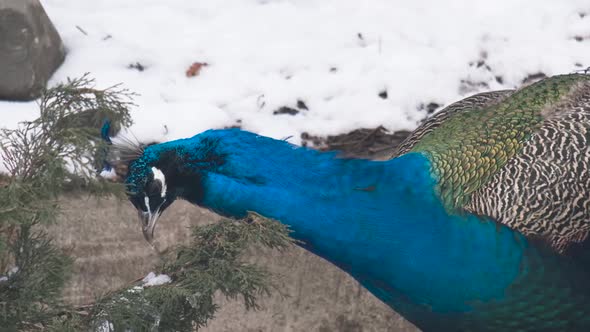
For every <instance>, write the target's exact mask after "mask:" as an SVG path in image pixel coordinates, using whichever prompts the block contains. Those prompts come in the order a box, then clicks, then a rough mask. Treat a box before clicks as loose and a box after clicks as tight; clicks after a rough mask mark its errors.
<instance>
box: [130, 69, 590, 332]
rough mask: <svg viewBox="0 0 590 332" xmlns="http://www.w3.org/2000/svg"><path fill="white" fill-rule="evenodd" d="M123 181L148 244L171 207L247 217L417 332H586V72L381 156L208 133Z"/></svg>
mask: <svg viewBox="0 0 590 332" xmlns="http://www.w3.org/2000/svg"><path fill="white" fill-rule="evenodd" d="M127 184H128V185H129V189H130V192H131V193H132V194H131V195H130V200H131V202H132V203H133V204H134V205H135V207H136V208H137V209H138V210H139V212H140V215H141V216H142V220H143V222H144V234H145V235H146V238H148V239H149V238H151V236H152V235H153V230H154V227H155V224H156V220H157V217H158V216H159V214H161V213H162V211H163V210H164V209H166V208H167V207H168V206H169V205H170V204H171V203H172V202H173V201H174V200H175V199H177V198H182V199H186V200H188V201H190V202H192V203H194V204H198V205H200V206H203V207H206V208H209V209H211V210H214V211H216V212H218V213H220V214H222V215H226V216H231V217H243V216H245V215H246V213H247V212H248V211H255V212H258V213H259V214H261V215H264V216H266V217H269V218H274V219H277V220H279V221H281V222H283V223H286V224H289V225H290V226H291V228H292V229H293V230H294V233H293V234H294V237H296V238H298V239H300V240H302V241H303V246H304V247H305V248H307V249H308V250H310V251H312V252H314V253H316V254H317V255H319V256H321V257H323V258H325V259H327V260H329V261H331V262H332V263H334V264H336V265H337V266H339V267H340V268H342V269H343V270H344V271H346V272H348V273H349V274H351V275H352V276H353V277H355V278H356V279H357V280H359V282H360V283H361V284H363V285H364V286H365V287H366V288H367V289H368V290H369V291H371V292H372V293H373V294H374V295H375V296H377V297H378V298H379V299H381V300H382V301H383V302H385V303H387V304H388V305H390V306H391V307H392V308H393V309H394V310H396V311H398V312H399V313H401V314H402V315H404V316H405V317H406V318H407V319H409V320H410V321H412V322H413V323H414V324H416V325H417V326H418V327H420V328H422V329H423V330H427V331H487V330H489V331H492V330H494V331H590V283H588V280H590V279H589V277H590V265H589V264H588V263H589V262H590V259H589V258H588V257H589V256H590V252H589V250H590V248H589V246H588V243H589V241H588V239H587V238H588V230H589V227H590V76H589V75H582V74H572V75H564V76H556V77H551V78H548V79H545V80H543V81H540V82H538V83H536V84H533V85H530V86H527V87H524V88H522V89H520V90H517V91H498V92H491V93H484V94H480V95H476V96H473V97H470V98H467V99H464V100H462V101H459V102H457V103H455V104H453V105H450V106H449V107H447V108H446V109H444V110H443V111H441V112H439V113H438V114H437V115H435V116H434V117H432V118H431V119H430V120H428V121H426V122H425V123H424V124H423V125H422V126H420V127H419V128H418V129H417V130H416V131H414V132H413V133H412V135H410V137H408V139H407V140H406V141H405V142H404V143H402V145H400V146H399V147H398V148H397V150H396V151H395V152H393V153H392V159H390V160H387V161H370V160H359V159H346V158H340V157H339V156H338V155H337V154H336V153H332V152H330V153H321V152H317V151H313V150H310V149H306V148H301V147H296V146H293V145H291V144H289V143H287V142H285V141H280V140H274V139H270V138H267V137H262V136H258V135H255V134H252V133H249V132H246V131H242V130H239V129H227V130H210V131H207V132H204V133H201V134H199V135H196V136H194V137H192V138H188V139H182V140H176V141H171V142H166V143H162V144H156V145H152V146H149V147H146V148H145V149H144V150H143V151H141V154H140V155H139V156H138V158H137V159H135V160H133V161H132V162H131V164H130V168H129V173H128V177H127Z"/></svg>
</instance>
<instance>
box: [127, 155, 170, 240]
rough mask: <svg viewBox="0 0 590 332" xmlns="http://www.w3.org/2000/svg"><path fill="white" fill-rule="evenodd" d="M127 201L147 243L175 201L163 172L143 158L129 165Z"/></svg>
mask: <svg viewBox="0 0 590 332" xmlns="http://www.w3.org/2000/svg"><path fill="white" fill-rule="evenodd" d="M126 185H127V195H128V198H129V201H130V202H131V203H132V204H133V206H134V207H135V208H136V209H137V212H138V216H139V220H140V222H141V230H142V232H143V236H144V237H145V239H146V240H147V241H148V242H151V241H152V240H153V237H154V230H155V228H156V224H157V222H158V218H159V217H160V215H161V214H162V212H164V210H166V208H168V207H169V206H170V205H171V204H172V203H173V202H174V200H175V199H176V195H175V193H174V190H173V188H171V187H169V185H170V183H169V181H168V180H167V176H166V175H165V173H164V171H163V170H162V169H161V168H159V167H158V165H154V164H150V163H147V162H146V161H145V160H143V158H140V159H138V160H135V161H133V162H131V163H130V164H129V170H128V175H127V179H126Z"/></svg>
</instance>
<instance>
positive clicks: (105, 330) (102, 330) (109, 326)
mask: <svg viewBox="0 0 590 332" xmlns="http://www.w3.org/2000/svg"><path fill="white" fill-rule="evenodd" d="M114 330H115V326H113V323H111V322H109V321H107V320H103V321H102V322H101V324H100V325H99V326H98V327H97V328H96V331H95V332H111V331H114Z"/></svg>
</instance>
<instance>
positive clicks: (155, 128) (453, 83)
mask: <svg viewBox="0 0 590 332" xmlns="http://www.w3.org/2000/svg"><path fill="white" fill-rule="evenodd" d="M42 3H43V5H44V6H45V9H46V11H47V13H48V15H49V16H50V18H51V19H52V20H53V22H54V24H55V26H56V27H57V29H58V31H59V32H60V34H61V36H62V39H63V40H64V43H65V45H66V48H67V52H68V54H67V58H66V61H65V63H64V64H63V65H62V66H61V67H60V68H59V70H58V71H57V72H56V73H55V75H54V76H53V78H52V79H51V81H50V85H53V84H55V83H57V82H61V81H64V80H65V79H66V78H67V77H79V76H81V75H82V74H84V73H85V72H90V73H91V75H92V76H93V77H95V78H96V82H97V87H99V88H106V87H108V86H112V85H114V84H117V83H123V84H124V86H125V87H127V88H129V89H130V90H132V91H135V92H137V93H139V94H140V96H139V97H137V99H136V100H135V102H136V104H137V105H138V107H136V108H134V109H133V114H132V115H133V118H134V120H135V122H136V123H135V125H134V126H133V127H132V128H131V132H132V133H133V134H134V135H135V136H137V137H138V138H139V139H140V140H145V141H147V140H158V141H164V140H172V139H176V138H181V137H189V136H192V135H195V134H197V133H199V132H201V131H204V130H206V129H209V128H223V127H226V126H232V125H236V124H238V123H239V124H240V125H241V126H242V128H244V129H246V130H250V131H254V132H257V133H260V134H263V135H268V136H271V137H274V138H285V137H291V138H290V139H289V140H290V141H291V142H292V143H295V144H299V143H300V134H301V133H303V132H308V133H310V134H312V135H329V134H339V133H344V132H347V131H350V130H353V129H357V128H360V127H376V126H379V125H383V126H385V127H386V128H387V129H389V130H392V131H395V130H400V129H412V128H414V127H415V126H416V125H417V124H418V123H419V121H420V120H421V119H422V118H423V117H424V116H425V115H426V114H425V111H423V110H422V111H420V110H419V105H420V104H428V103H430V102H435V103H437V104H441V105H444V104H448V103H450V102H452V101H455V100H457V99H459V98H461V97H464V96H465V95H467V94H472V93H475V92H479V91H482V90H493V89H506V88H514V87H517V86H519V85H520V84H521V82H522V80H523V79H524V78H525V77H527V75H530V74H534V73H538V72H543V73H545V74H548V75H553V74H560V73H569V72H572V71H574V70H579V69H584V68H585V67H587V66H590V62H589V60H588V55H589V54H590V3H589V2H588V0H569V1H554V0H497V1H491V2H490V1H483V0H477V1H476V0H449V1H435V0H414V1H407V0H406V1H400V0H371V1H358V0H209V1H205V0H203V1H186V0H169V1H166V2H162V1H159V0H126V1H119V0H95V1H71V0H42ZM583 14H586V15H585V16H584V15H583ZM82 31H83V32H82ZM576 37H583V38H584V39H583V40H582V41H576ZM482 61H483V62H482ZM194 62H206V63H208V64H209V65H208V66H206V67H203V68H202V70H201V71H200V74H199V75H198V76H195V77H190V78H189V77H186V75H185V71H186V70H187V69H188V68H189V67H190V66H191V64H193V63H194ZM478 62H480V64H481V65H480V66H478V65H477V64H478ZM137 63H139V64H141V65H142V66H143V67H145V68H144V70H143V71H139V70H137V69H133V68H129V66H130V65H134V64H137ZM488 66H489V69H487V68H488ZM461 81H473V82H479V83H480V85H477V86H476V87H470V86H468V85H467V86H466V85H465V84H463V85H462V84H461ZM383 90H387V92H388V98H387V99H382V98H380V97H379V96H378V94H379V93H380V92H381V91H383ZM297 100H302V101H303V102H305V104H306V105H307V106H308V107H309V110H308V111H301V112H300V113H299V114H297V115H273V111H275V110H276V109H278V108H279V107H281V106H289V107H293V108H295V107H296V103H297ZM0 112H1V119H2V122H1V123H0V127H9V128H13V127H14V126H15V125H16V123H17V122H19V121H23V120H28V119H32V118H34V117H35V116H36V114H37V113H36V112H37V105H36V103H35V102H29V103H12V102H0Z"/></svg>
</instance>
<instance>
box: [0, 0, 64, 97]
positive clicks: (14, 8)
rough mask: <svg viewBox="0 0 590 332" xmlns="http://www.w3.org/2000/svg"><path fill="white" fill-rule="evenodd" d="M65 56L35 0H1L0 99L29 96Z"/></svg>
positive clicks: (56, 34) (39, 4)
mask: <svg viewBox="0 0 590 332" xmlns="http://www.w3.org/2000/svg"><path fill="white" fill-rule="evenodd" d="M64 58H65V50H64V46H63V43H62V41H61V38H60V37H59V34H58V33H57V31H56V30H55V27H54V26H53V24H52V23H51V21H50V20H49V17H47V14H46V13H45V10H44V9H43V6H41V3H40V2H39V1H38V0H1V1H0V99H8V100H31V99H35V98H37V97H38V96H39V94H40V92H41V90H42V88H43V87H44V86H45V85H46V83H47V80H48V79H49V78H50V77H51V75H52V74H53V72H54V71H55V70H56V69H57V67H59V65H61V63H62V62H63V60H64Z"/></svg>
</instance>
